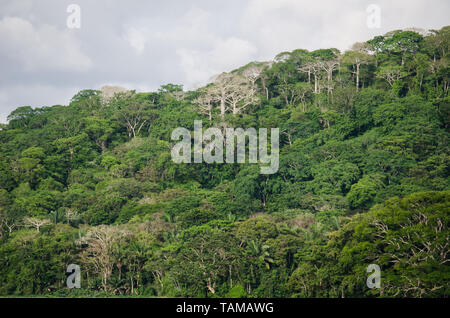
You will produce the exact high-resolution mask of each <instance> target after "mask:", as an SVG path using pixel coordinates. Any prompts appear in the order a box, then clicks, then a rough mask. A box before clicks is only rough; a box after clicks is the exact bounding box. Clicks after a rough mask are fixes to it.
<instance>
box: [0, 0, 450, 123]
mask: <svg viewBox="0 0 450 318" xmlns="http://www.w3.org/2000/svg"><path fill="white" fill-rule="evenodd" d="M73 3H75V4H78V5H79V6H80V8H81V28H79V29H76V28H75V29H70V28H68V27H67V23H66V21H67V18H68V16H69V15H70V13H67V7H68V6H69V5H70V4H73ZM370 4H376V5H378V6H379V7H380V9H381V16H380V17H381V25H380V28H369V27H368V26H367V18H368V15H369V14H368V13H367V12H366V9H367V7H368V6H369V5H370ZM449 12H450V1H448V0H433V1H430V0H425V1H423V0H404V1H403V0H396V1H392V0H382V1H376V0H369V1H365V0H363V1H356V0H348V1H336V0H313V1H303V0H164V1H162V0H159V1H157V0H153V1H138V0H136V1H134V0H127V1H113V0H109V1H107V0H104V1H103V0H96V1H92V0H69V1H65V0H34V1H33V0H0V122H6V117H7V115H8V114H9V113H10V112H11V111H12V110H14V109H15V108H17V107H19V106H23V105H31V106H33V107H41V106H51V105H55V104H61V105H67V104H68V102H69V100H70V98H71V97H72V96H73V95H74V94H75V93H76V92H78V91H79V90H81V89H85V88H93V89H98V88H100V87H101V86H103V85H107V84H109V85H120V86H124V87H126V88H129V89H136V90H137V91H151V90H156V89H157V88H158V87H159V86H160V85H161V84H166V83H175V84H183V85H184V86H185V88H187V89H192V88H196V87H199V86H200V85H203V84H204V83H206V82H207V80H208V79H209V78H211V76H213V75H215V74H217V73H220V72H223V71H230V70H232V69H234V68H237V67H239V66H241V65H244V64H247V63H248V62H250V61H253V60H259V61H266V60H271V59H273V58H274V56H275V55H276V54H278V53H280V52H282V51H287V50H293V49H297V48H304V49H308V50H314V49H319V48H329V47H336V48H338V49H340V50H346V49H348V48H349V47H350V46H351V44H352V43H354V42H357V41H365V40H368V39H370V38H372V37H373V36H375V35H378V34H384V33H386V32H387V31H390V30H393V29H399V28H406V27H419V28H424V29H440V28H441V27H443V26H445V25H448V24H450V23H449V20H450V19H449V18H448V14H449Z"/></svg>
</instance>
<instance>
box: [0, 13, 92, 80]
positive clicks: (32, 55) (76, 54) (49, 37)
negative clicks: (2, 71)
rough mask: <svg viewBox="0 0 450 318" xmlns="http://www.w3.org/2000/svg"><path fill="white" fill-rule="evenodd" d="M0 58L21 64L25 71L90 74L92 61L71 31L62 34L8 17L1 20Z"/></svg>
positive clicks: (20, 19) (46, 26)
mask: <svg viewBox="0 0 450 318" xmlns="http://www.w3.org/2000/svg"><path fill="white" fill-rule="evenodd" d="M0 45H1V49H0V55H4V56H6V57H8V58H9V59H11V60H13V61H16V62H18V63H19V64H20V65H21V67H22V68H23V69H24V70H25V71H75V72H77V71H86V70H88V69H89V68H90V67H91V65H92V62H91V60H90V58H89V57H88V56H86V55H85V54H83V52H82V51H81V46H80V43H79V42H78V41H77V40H76V38H75V37H74V36H73V34H72V33H71V32H70V30H69V29H67V30H64V31H60V30H58V29H57V28H56V27H54V26H51V25H47V24H43V25H41V26H38V27H36V26H34V25H32V24H31V23H30V22H29V21H28V20H25V19H22V18H18V17H5V18H3V19H2V20H0Z"/></svg>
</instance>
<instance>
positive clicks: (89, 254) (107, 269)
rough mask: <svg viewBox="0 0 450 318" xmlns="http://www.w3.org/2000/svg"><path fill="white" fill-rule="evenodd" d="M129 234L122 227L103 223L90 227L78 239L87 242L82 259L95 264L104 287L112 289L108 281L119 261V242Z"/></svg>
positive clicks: (92, 264)
mask: <svg viewBox="0 0 450 318" xmlns="http://www.w3.org/2000/svg"><path fill="white" fill-rule="evenodd" d="M126 235H127V232H126V231H125V230H123V229H121V228H118V227H113V226H107V225H101V226H98V227H95V228H92V229H90V230H89V231H88V232H87V233H86V235H85V236H83V237H82V238H81V239H80V240H78V243H79V244H86V245H87V247H86V248H85V249H84V252H83V254H82V259H83V261H84V262H85V263H86V264H87V265H91V266H93V269H94V271H95V272H96V273H98V274H100V276H101V281H102V287H103V289H104V290H105V291H109V290H110V285H109V284H108V281H109V279H110V277H111V275H112V271H113V267H114V265H115V263H116V261H117V255H116V247H117V244H118V243H119V242H120V241H121V240H122V239H123V238H124V237H125V236H126Z"/></svg>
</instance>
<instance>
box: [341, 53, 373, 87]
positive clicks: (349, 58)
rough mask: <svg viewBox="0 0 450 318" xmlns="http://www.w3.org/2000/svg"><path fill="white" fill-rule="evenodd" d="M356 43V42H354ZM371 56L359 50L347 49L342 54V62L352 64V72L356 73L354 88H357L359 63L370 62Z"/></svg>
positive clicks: (366, 63)
mask: <svg viewBox="0 0 450 318" xmlns="http://www.w3.org/2000/svg"><path fill="white" fill-rule="evenodd" d="M355 45H356V44H355ZM372 60H373V57H372V56H371V55H369V54H366V53H364V52H361V51H355V50H354V51H348V52H346V53H345V54H344V56H343V58H342V62H343V63H344V64H348V65H351V66H352V73H353V74H355V75H356V80H355V84H356V89H359V86H360V85H359V78H360V69H361V65H368V64H370V63H371V62H372Z"/></svg>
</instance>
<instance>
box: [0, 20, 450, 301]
mask: <svg viewBox="0 0 450 318" xmlns="http://www.w3.org/2000/svg"><path fill="white" fill-rule="evenodd" d="M449 43H450V27H449V26H446V27H443V28H442V29H441V30H432V31H429V32H427V33H426V34H424V33H418V32H415V31H410V30H406V31H405V30H397V31H392V32H389V33H388V34H386V35H384V36H376V37H375V38H373V39H371V40H369V41H367V42H365V43H356V44H354V45H353V47H352V49H351V50H348V51H346V52H340V51H339V50H337V49H333V48H331V49H319V50H315V51H312V52H310V51H307V50H303V49H298V50H294V51H292V52H283V53H280V54H279V55H277V56H276V57H275V58H274V60H273V61H270V62H252V63H249V64H247V65H245V66H243V67H241V68H239V69H237V70H234V71H232V72H229V73H223V74H220V75H218V76H216V77H215V78H214V79H213V81H212V82H211V83H210V84H208V85H206V86H205V87H202V88H200V89H198V90H195V91H188V92H186V91H184V90H183V87H182V86H181V85H175V84H168V85H164V86H162V87H161V88H160V89H159V90H158V91H156V92H150V93H136V92H135V91H122V92H118V93H116V94H113V95H112V96H107V95H106V94H103V93H102V92H101V91H98V90H90V89H89V90H83V91H81V92H79V93H78V94H76V95H75V96H74V97H73V98H72V100H71V102H70V104H69V105H68V106H62V105H55V106H52V107H42V108H32V107H30V106H23V107H19V108H17V109H16V110H15V111H13V112H12V113H11V114H10V115H9V117H8V121H9V122H8V124H6V125H3V126H2V127H1V130H0V295H35V294H40V295H56V296H58V295H59V296H61V295H66V296H68V295H75V296H77V295H78V296H82V295H84V296H93V295H111V296H112V295H133V296H138V295H139V296H159V297H160V296H172V297H174V296H177V297H178V296H184V297H225V296H229V297H363V296H372V297H377V296H381V297H407V296H410V297H443V296H448V295H449V293H450V289H449V288H450V286H449V281H450V271H449V269H448V261H449V259H448V251H449V231H448V226H449V221H450V218H449V212H450V179H449V154H450V152H449V151H450V149H449V123H450V121H449V119H450V118H449V116H450V107H449V106H450V103H449V102H450V99H449V96H448V89H449V75H450V72H449V71H450V68H449V62H450V52H449ZM199 119H201V120H202V121H203V126H204V129H206V128H208V127H219V128H221V129H224V128H226V127H244V128H248V127H254V128H256V129H258V128H280V165H279V171H278V172H277V173H276V174H272V175H263V174H260V169H259V166H258V164H237V163H236V164H206V163H201V164H200V163H198V164H194V163H193V164H175V163H174V162H173V161H172V160H171V153H170V150H171V147H172V146H173V144H174V142H173V141H172V140H171V138H170V137H171V133H172V131H173V130H174V129H175V128H177V127H185V128H187V129H189V130H193V124H194V120H199ZM69 264H78V265H79V266H80V268H81V276H82V280H81V289H68V288H67V287H66V268H67V266H68V265H69ZM369 264H378V265H379V266H380V268H381V271H382V272H381V275H382V276H381V277H382V278H381V279H382V280H381V288H380V289H369V288H368V287H367V286H366V278H367V276H368V274H367V272H366V267H367V266H368V265H369Z"/></svg>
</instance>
